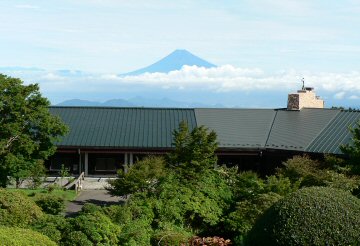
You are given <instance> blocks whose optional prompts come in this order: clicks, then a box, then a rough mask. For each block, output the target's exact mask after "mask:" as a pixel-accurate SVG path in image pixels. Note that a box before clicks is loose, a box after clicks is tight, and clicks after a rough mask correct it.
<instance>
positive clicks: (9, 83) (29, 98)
mask: <svg viewBox="0 0 360 246" xmlns="http://www.w3.org/2000/svg"><path fill="white" fill-rule="evenodd" d="M49 106H50V102H49V101H48V100H47V99H46V98H44V97H42V96H41V94H40V92H39V86H38V85H37V84H30V85H23V82H22V81H21V80H20V79H16V78H11V77H7V76H5V75H2V74H0V186H2V187H5V186H6V185H7V184H8V182H9V178H8V177H12V178H14V179H15V180H16V184H17V185H19V184H20V182H21V179H23V178H27V177H29V176H31V173H32V170H33V168H34V166H36V165H38V164H39V160H44V159H46V158H48V157H49V156H50V155H52V154H54V152H55V145H54V142H55V141H56V140H58V138H59V137H60V136H62V135H64V134H65V133H66V131H67V128H66V126H65V125H64V124H63V123H62V122H61V120H60V119H59V118H58V117H55V116H53V115H51V114H50V112H49V109H48V107H49Z"/></svg>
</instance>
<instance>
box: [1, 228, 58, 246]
mask: <svg viewBox="0 0 360 246" xmlns="http://www.w3.org/2000/svg"><path fill="white" fill-rule="evenodd" d="M0 242H1V245H3V246H38V245H42V246H56V243H54V242H53V241H51V240H50V239H49V238H48V237H47V236H44V235H42V234H40V233H38V232H35V231H32V230H29V229H22V228H14V227H13V228H12V227H0Z"/></svg>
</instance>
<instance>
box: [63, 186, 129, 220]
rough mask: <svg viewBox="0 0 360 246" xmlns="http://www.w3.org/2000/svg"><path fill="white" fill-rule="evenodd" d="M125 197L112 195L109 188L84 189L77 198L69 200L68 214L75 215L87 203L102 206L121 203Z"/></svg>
mask: <svg viewBox="0 0 360 246" xmlns="http://www.w3.org/2000/svg"><path fill="white" fill-rule="evenodd" d="M122 202H124V199H123V198H121V197H118V196H112V195H110V194H109V192H108V191H107V190H82V191H81V192H80V194H79V195H78V196H77V197H76V199H75V200H73V201H71V202H68V204H67V206H66V212H65V214H66V216H73V215H75V214H76V213H78V212H79V211H81V208H82V207H83V206H84V204H85V203H93V204H95V205H100V206H109V205H115V204H121V203H122Z"/></svg>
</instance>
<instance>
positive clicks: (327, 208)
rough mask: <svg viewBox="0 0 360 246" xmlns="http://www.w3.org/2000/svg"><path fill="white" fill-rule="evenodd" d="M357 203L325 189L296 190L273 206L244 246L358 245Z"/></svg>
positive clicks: (359, 202)
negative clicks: (246, 245)
mask: <svg viewBox="0 0 360 246" xmlns="http://www.w3.org/2000/svg"><path fill="white" fill-rule="evenodd" d="M359 242H360V200H359V199H358V198H356V197H354V196H352V195H351V194H350V193H348V192H346V191H343V190H339V189H334V188H328V187H310V188H304V189H301V190H298V191H297V192H294V193H292V194H290V195H289V196H287V197H285V198H284V199H282V200H280V201H278V202H277V203H275V204H274V205H273V206H272V207H270V208H269V209H268V210H267V211H266V212H265V213H264V214H263V216H261V217H260V219H259V220H258V221H257V222H256V224H255V225H254V227H253V228H252V230H251V231H250V233H249V235H248V238H247V244H248V245H358V243H359Z"/></svg>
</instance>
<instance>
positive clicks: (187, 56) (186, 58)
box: [120, 49, 216, 76]
mask: <svg viewBox="0 0 360 246" xmlns="http://www.w3.org/2000/svg"><path fill="white" fill-rule="evenodd" d="M184 65H188V66H198V67H205V68H211V67H216V65H214V64H212V63H210V62H208V61H205V60H204V59H202V58H200V57H198V56H196V55H193V54H192V53H190V52H189V51H187V50H181V49H178V50H175V51H173V52H172V53H170V54H169V55H167V56H166V57H164V58H162V59H161V60H159V61H157V62H155V63H154V64H152V65H150V66H147V67H144V68H141V69H138V70H135V71H132V72H129V73H125V74H121V75H120V76H132V75H140V74H143V73H156V72H157V73H168V72H170V71H174V70H180V69H181V68H182V66H184Z"/></svg>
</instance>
